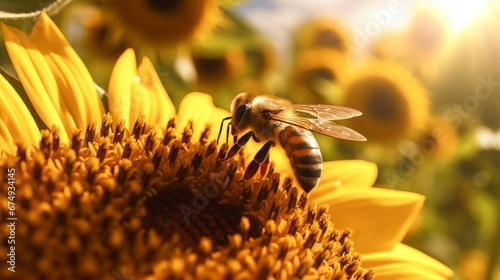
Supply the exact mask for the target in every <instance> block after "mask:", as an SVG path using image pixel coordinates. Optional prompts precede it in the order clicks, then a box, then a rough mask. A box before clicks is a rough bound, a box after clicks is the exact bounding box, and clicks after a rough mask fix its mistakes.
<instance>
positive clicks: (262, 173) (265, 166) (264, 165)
mask: <svg viewBox="0 0 500 280" xmlns="http://www.w3.org/2000/svg"><path fill="white" fill-rule="evenodd" d="M268 168H269V153H268V154H267V156H266V159H265V160H264V162H263V163H262V164H261V165H260V178H264V176H265V175H266V172H267V169H268Z"/></svg>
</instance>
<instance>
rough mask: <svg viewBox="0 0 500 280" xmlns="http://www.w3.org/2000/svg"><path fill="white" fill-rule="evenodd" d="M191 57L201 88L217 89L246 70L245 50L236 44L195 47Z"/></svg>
mask: <svg viewBox="0 0 500 280" xmlns="http://www.w3.org/2000/svg"><path fill="white" fill-rule="evenodd" d="M190 58H191V60H192V63H193V65H194V69H195V70H196V76H197V85H198V86H199V87H201V88H209V89H216V88H218V87H221V86H222V85H224V84H227V83H231V82H233V81H234V80H235V79H237V78H238V77H241V75H242V74H243V71H244V70H245V52H244V51H243V49H242V48H241V47H239V46H238V45H235V44H231V45H228V46H223V47H220V46H212V47H211V46H198V47H194V48H193V49H192V50H191V52H190Z"/></svg>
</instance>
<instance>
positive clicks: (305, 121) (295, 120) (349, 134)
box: [270, 114, 366, 141]
mask: <svg viewBox="0 0 500 280" xmlns="http://www.w3.org/2000/svg"><path fill="white" fill-rule="evenodd" d="M270 118H271V119H273V120H277V121H280V122H284V123H287V124H290V125H295V126H298V127H301V128H304V129H307V130H309V131H312V132H316V133H319V134H323V135H326V136H329V137H335V138H340V139H344V140H351V141H366V138H365V137H364V136H363V135H361V134H360V133H358V132H356V131H354V130H352V129H350V128H348V127H345V126H341V125H337V124H335V123H333V122H331V121H328V120H325V119H310V118H303V117H297V116H286V115H279V114H272V115H270Z"/></svg>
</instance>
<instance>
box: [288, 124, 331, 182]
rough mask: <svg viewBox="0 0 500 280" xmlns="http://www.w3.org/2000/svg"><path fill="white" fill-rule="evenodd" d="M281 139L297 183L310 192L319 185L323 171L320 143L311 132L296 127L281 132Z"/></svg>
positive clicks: (289, 127)
mask: <svg viewBox="0 0 500 280" xmlns="http://www.w3.org/2000/svg"><path fill="white" fill-rule="evenodd" d="M279 139H280V144H281V146H282V147H283V149H284V150H285V152H286V155H287V156H288V158H289V159H290V164H291V166H292V168H293V171H294V174H295V177H296V179H297V181H298V182H299V184H300V186H301V187H302V189H304V191H306V192H310V191H311V190H312V189H313V188H314V187H316V185H318V183H319V180H320V178H321V171H322V169H323V158H322V156H321V152H320V150H319V146H318V142H316V139H314V136H313V135H312V133H311V132H309V131H308V130H305V129H301V128H298V127H294V126H287V127H286V128H285V129H284V130H283V131H281V133H280V137H279Z"/></svg>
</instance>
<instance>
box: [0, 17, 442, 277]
mask: <svg viewBox="0 0 500 280" xmlns="http://www.w3.org/2000/svg"><path fill="white" fill-rule="evenodd" d="M2 30H3V33H4V36H5V42H6V47H7V50H8V51H9V54H10V56H11V59H12V61H13V64H14V67H15V69H16V71H17V73H18V75H19V79H20V81H21V82H22V86H23V87H24V89H25V90H26V93H27V95H28V96H29V99H30V102H31V103H32V105H33V107H34V108H35V110H36V113H35V112H30V113H28V107H27V106H26V105H24V103H23V102H21V101H20V99H19V98H16V97H15V95H16V91H15V90H14V88H13V87H12V86H11V85H10V84H8V83H7V81H6V80H5V79H1V80H0V88H2V89H5V92H4V93H5V94H6V95H8V96H7V97H6V98H5V100H4V101H6V102H8V103H5V104H4V103H2V106H4V107H5V109H6V112H12V110H19V112H21V113H24V114H26V115H24V116H18V114H13V115H11V114H0V117H1V121H2V122H1V124H2V125H1V129H2V130H1V132H2V134H1V137H0V139H2V141H0V144H2V147H1V149H2V152H1V157H0V166H1V169H2V170H11V169H15V170H16V171H15V178H16V183H15V184H16V196H15V198H14V199H15V202H16V212H15V213H16V214H15V215H16V218H19V221H23V222H22V223H21V222H19V223H18V225H16V238H18V240H20V241H22V242H19V244H16V250H18V251H17V252H19V254H18V255H17V259H16V260H17V261H18V264H19V265H18V267H20V268H22V267H30V269H29V270H28V269H19V270H18V271H16V276H20V277H21V278H23V279H34V278H50V279H74V278H76V279H81V278H91V279H108V278H109V279H111V278H120V277H121V278H127V277H140V278H145V279H158V278H190V279H195V278H196V279H197V278H203V279H209V278H216V279H218V278H255V279H265V278H269V277H274V278H290V277H292V278H314V279H317V278H328V279H344V278H351V279H373V277H374V276H375V274H378V275H379V278H380V279H393V278H395V277H409V278H418V277H430V278H433V279H446V278H449V277H450V276H451V271H450V270H449V269H448V268H446V267H445V266H443V265H442V264H440V263H439V262H437V261H435V260H434V259H432V258H429V257H428V256H426V255H424V254H421V253H419V252H418V251H416V250H414V249H411V248H409V247H406V246H403V245H401V244H398V243H399V242H400V241H401V239H402V237H403V236H404V235H405V233H406V229H407V225H408V224H409V223H411V220H412V218H413V217H414V214H415V213H416V212H418V210H419V208H420V206H421V205H422V201H423V197H421V196H419V195H416V194H410V193H403V192H397V191H386V190H372V191H366V189H367V188H369V187H370V186H371V184H372V183H373V181H374V180H375V177H376V168H375V166H374V165H373V164H368V163H359V162H350V163H349V162H339V163H325V169H326V170H332V171H336V172H339V173H335V172H327V175H328V176H325V177H324V178H323V181H324V182H323V184H322V186H321V187H318V191H320V192H325V191H326V192H332V191H334V192H337V195H330V196H327V197H325V196H322V195H320V196H316V198H314V196H313V195H311V198H308V195H307V194H305V193H302V192H301V191H300V190H299V189H297V188H296V187H295V186H294V183H293V181H292V180H291V179H289V178H283V177H282V176H281V175H280V173H277V172H272V171H271V172H269V173H268V174H267V175H266V176H264V177H262V178H259V179H251V180H246V181H242V180H241V178H242V173H241V172H240V171H241V168H244V167H241V166H240V167H238V164H237V162H236V161H226V160H223V159H224V158H225V155H226V152H227V148H228V146H227V145H225V144H224V145H217V143H216V142H215V140H214V139H215V136H216V134H217V131H216V130H215V129H211V128H212V127H211V125H212V124H216V125H218V124H219V123H220V120H221V119H222V117H223V116H227V114H229V112H227V111H225V110H221V109H217V108H216V107H215V106H214V105H213V104H212V100H211V97H209V96H208V95H206V94H202V93H191V94H188V95H186V96H185V98H184V99H183V101H182V102H181V105H180V107H179V111H178V112H177V113H176V111H175V107H174V106H173V104H172V102H171V101H170V99H169V98H168V96H167V94H166V91H165V89H164V88H163V87H162V85H161V82H160V80H159V77H158V75H157V73H156V71H154V68H153V67H152V64H151V62H150V61H149V60H148V59H144V60H143V61H142V62H141V63H140V64H139V66H136V61H135V55H134V52H133V51H131V50H127V51H126V52H125V53H124V54H123V55H122V56H121V57H120V58H119V60H118V62H117V63H116V66H115V68H114V69H113V73H112V75H111V76H112V78H111V80H110V85H109V102H108V104H109V113H106V112H107V111H108V109H106V108H105V106H104V104H102V102H101V99H100V97H99V95H98V93H97V91H96V89H95V88H94V83H93V80H92V78H91V76H90V74H89V73H88V71H87V70H86V68H85V65H84V64H83V62H82V61H81V60H80V58H79V57H78V56H77V55H76V53H75V51H74V50H73V49H72V48H71V46H70V45H69V44H68V42H67V41H66V40H65V38H64V37H63V35H62V34H61V33H60V31H59V30H58V29H57V27H56V26H55V25H54V23H53V22H52V21H51V20H50V18H49V17H48V16H47V15H46V14H44V13H42V14H41V15H40V17H39V19H38V21H37V23H36V24H35V26H34V28H33V31H32V32H31V35H29V36H26V35H25V34H23V33H22V32H21V31H19V30H17V29H15V28H13V27H9V26H7V25H5V24H2ZM63 70H64V71H63ZM10 78H12V79H13V80H12V81H15V79H14V78H13V77H10ZM19 90H21V88H19ZM200 106H202V107H203V110H199V108H200ZM9 109H10V111H8V110H9ZM31 114H36V115H39V116H40V118H41V119H42V120H43V122H44V124H45V125H46V126H47V127H49V130H47V129H44V130H42V131H41V132H40V134H38V131H39V130H38V128H36V127H35V126H34V123H35V121H34V119H30V115H31ZM135 116H137V120H135V122H134V120H133V118H134V117H135ZM24 121H26V122H27V124H28V125H27V126H26V125H24V128H23V129H21V127H23V125H20V123H21V122H24ZM132 123H133V124H132ZM17 137H20V138H19V139H17ZM12 140H19V141H26V142H21V143H20V144H18V145H17V147H13V146H12ZM27 147H29V148H30V150H28V149H27ZM274 164H275V166H277V167H280V168H283V164H282V163H280V162H274ZM341 167H344V168H346V167H348V168H347V169H342V168H341ZM346 171H350V172H346ZM6 174H7V173H6V172H3V173H2V175H1V179H2V189H1V192H2V196H1V197H0V200H1V201H2V204H1V206H0V207H1V208H0V210H1V212H0V216H1V217H8V215H9V214H8V213H9V212H8V210H9V209H8V208H7V199H8V196H7V195H6V194H7V189H8V188H9V186H10V185H9V184H7V183H6V182H7V180H6V177H5V176H7V175H6ZM339 188H344V190H342V189H339ZM347 188H350V189H351V190H350V191H348V190H346V189H347ZM356 188H360V189H359V190H356ZM389 197H390V198H392V199H387V198H389ZM385 201H395V202H397V203H396V204H392V203H389V204H386V203H384V202H385ZM323 202H326V203H327V204H330V207H336V209H335V208H333V210H334V211H335V212H334V213H335V215H332V216H331V218H332V219H333V221H335V220H337V219H338V221H339V224H342V225H343V226H345V227H352V228H356V229H359V231H358V232H357V233H356V232H353V231H352V230H351V229H344V228H338V227H334V225H333V223H332V221H330V215H329V214H328V207H327V206H317V205H318V204H319V203H321V204H323ZM352 202H354V203H352ZM370 209H378V212H377V213H379V214H380V215H377V216H379V217H380V218H381V219H380V220H373V219H370V221H368V220H366V219H365V218H366V216H365V215H366V214H367V213H374V212H371V211H370ZM396 209H398V210H399V211H395V210H396ZM390 213H397V215H390ZM349 214H356V216H357V217H363V216H365V218H360V219H349V218H348V217H349V216H350V215H349ZM389 216H392V217H393V218H394V220H392V219H387V217H389ZM377 221H379V222H380V223H386V224H388V225H390V227H381V226H380V225H381V224H380V223H378V222H377ZM6 223H7V221H6V219H2V224H3V225H4V226H2V232H3V233H4V234H8V228H7V227H6V226H5V224H6ZM377 229H378V230H380V229H383V230H381V231H378V232H377V234H376V235H372V233H374V231H376V230H377ZM363 232H364V233H363ZM374 236H376V237H377V238H372V237H374ZM352 239H358V241H357V242H358V243H359V244H360V248H363V250H364V252H365V253H360V252H358V251H356V247H355V244H354V243H353V240H352ZM9 250H11V249H10V248H8V247H7V245H6V244H5V243H3V244H2V245H1V246H0V251H1V252H2V254H5V255H6V254H7V253H8V252H9ZM364 263H366V264H367V266H368V267H369V269H367V268H366V267H367V266H365V265H364ZM0 273H1V275H2V277H3V278H6V277H10V276H12V275H11V274H10V273H11V272H10V271H8V270H2V271H1V272H0Z"/></svg>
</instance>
